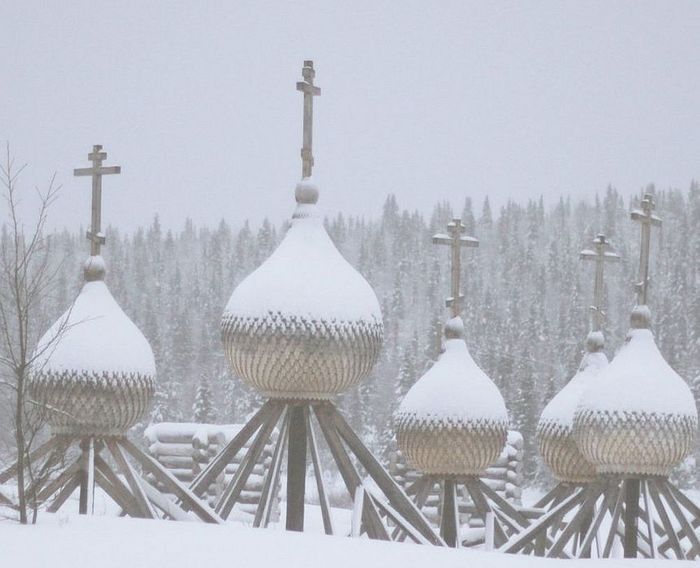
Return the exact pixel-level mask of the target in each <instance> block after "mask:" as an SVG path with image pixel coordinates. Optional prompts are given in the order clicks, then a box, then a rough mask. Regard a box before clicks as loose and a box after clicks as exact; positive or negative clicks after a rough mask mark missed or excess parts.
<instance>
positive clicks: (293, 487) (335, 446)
mask: <svg viewBox="0 0 700 568" xmlns="http://www.w3.org/2000/svg"><path fill="white" fill-rule="evenodd" d="M275 431H277V433H278V436H277V439H276V440H275V441H274V450H273V455H272V459H271V462H270V466H269V467H268V468H267V471H266V473H265V477H264V480H263V484H262V492H261V496H260V501H259V503H258V507H257V509H256V513H255V519H254V522H253V524H254V526H256V527H266V526H268V524H269V522H270V516H271V515H270V508H271V503H273V502H274V500H275V497H276V495H277V492H278V490H279V479H280V471H281V469H282V467H283V464H284V463H285V459H286V465H287V512H286V521H285V525H286V528H287V529H288V530H293V531H302V530H304V514H305V499H304V495H305V491H306V480H307V477H306V472H307V467H308V465H309V462H310V464H311V467H312V469H313V473H314V480H315V482H316V487H317V489H318V495H319V502H320V508H321V516H322V519H323V527H324V531H325V532H326V534H336V528H335V526H334V523H333V517H332V512H331V508H330V504H329V500H328V495H329V493H328V490H327V488H326V486H325V477H324V475H323V470H322V464H321V459H320V452H319V440H321V439H322V440H323V441H324V442H325V444H326V446H327V448H328V450H329V451H330V454H331V456H332V458H333V461H334V463H335V466H336V467H337V469H338V471H339V473H340V475H341V477H342V479H343V482H344V483H345V486H346V489H347V491H348V494H349V495H350V498H351V499H352V501H353V503H354V511H355V513H354V515H353V517H354V518H355V521H354V522H353V527H352V530H351V534H354V535H357V536H359V535H363V534H366V535H367V536H368V537H369V538H374V539H381V540H390V539H391V538H392V534H391V528H393V527H397V528H398V529H400V531H401V532H402V534H404V535H405V538H409V539H410V540H412V541H414V542H418V543H429V544H435V545H444V541H443V540H442V539H441V538H440V537H439V536H438V535H437V534H436V533H435V531H434V530H433V529H432V527H431V526H430V523H429V522H428V521H427V520H426V518H425V517H424V516H423V515H422V513H421V512H420V510H419V509H418V507H416V506H415V505H414V504H413V502H412V501H411V500H410V499H409V498H408V496H407V495H406V494H405V493H404V492H403V490H402V489H401V488H400V487H399V485H398V484H397V483H396V482H395V481H394V479H393V478H392V477H391V475H390V474H389V473H388V472H387V471H386V470H385V469H384V468H383V467H382V465H381V464H380V463H379V461H377V459H376V458H375V457H374V456H373V455H372V453H371V452H370V451H369V450H368V449H367V448H366V447H365V445H364V444H363V443H362V441H361V440H360V438H359V437H358V436H357V435H356V434H355V433H354V432H353V430H352V428H351V427H350V426H349V424H348V423H347V422H346V421H345V419H344V418H343V417H342V415H341V414H340V413H339V412H338V410H337V409H336V407H335V406H334V405H333V403H331V402H329V401H310V400H285V399H269V400H268V401H267V402H265V403H264V404H263V406H262V407H261V408H260V410H259V411H258V412H257V413H256V414H255V415H253V417H252V418H251V419H250V420H249V421H248V423H247V424H246V425H245V426H244V427H243V428H242V429H241V430H240V431H239V432H238V434H237V435H236V436H234V438H233V439H232V440H231V441H230V442H229V443H228V444H227V445H226V446H225V447H224V448H223V449H222V450H221V451H220V452H219V454H218V455H217V456H216V457H215V458H214V459H213V460H212V461H211V462H210V463H209V465H208V466H207V467H206V468H205V469H204V470H202V471H201V472H200V473H199V475H198V476H197V477H196V478H195V479H194V480H193V481H192V484H191V485H190V490H191V491H192V493H193V494H194V495H195V496H202V495H203V494H204V493H205V491H206V489H207V487H208V486H209V484H210V483H211V481H212V480H214V479H216V478H217V477H218V476H219V475H220V474H221V473H222V472H223V471H224V469H225V468H226V466H227V465H228V464H229V463H231V462H232V461H233V459H234V457H235V456H236V454H238V453H239V452H244V454H243V456H242V460H241V461H240V465H239V467H238V469H237V471H236V473H235V474H234V476H233V478H232V479H231V480H230V482H229V483H228V485H227V487H226V489H225V490H224V492H223V493H222V495H221V497H220V498H219V501H218V503H217V504H216V510H217V512H218V513H219V514H220V515H221V516H222V517H223V518H224V519H226V518H228V516H229V515H230V514H231V513H232V512H233V511H234V509H235V507H236V504H237V503H238V502H239V501H240V496H241V491H242V488H243V487H244V486H245V484H246V481H247V480H248V477H249V476H250V475H251V473H252V471H253V468H254V466H255V464H256V463H257V462H258V460H259V458H260V455H261V453H262V449H263V448H264V447H265V445H266V443H267V442H269V441H270V440H273V439H274V433H275ZM319 432H320V435H319V434H318V433H319ZM250 440H252V442H251V444H250V446H249V447H248V448H245V446H246V444H247V442H248V441H250ZM360 468H361V469H360ZM361 471H364V474H366V476H367V477H368V478H370V479H371V480H372V481H373V482H374V485H375V486H376V489H375V488H374V487H372V486H369V485H368V484H367V482H366V481H365V478H364V475H363V473H361ZM182 506H183V507H184V508H189V504H188V503H185V502H182Z"/></svg>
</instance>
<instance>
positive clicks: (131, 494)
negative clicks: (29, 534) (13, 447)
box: [0, 435, 223, 523]
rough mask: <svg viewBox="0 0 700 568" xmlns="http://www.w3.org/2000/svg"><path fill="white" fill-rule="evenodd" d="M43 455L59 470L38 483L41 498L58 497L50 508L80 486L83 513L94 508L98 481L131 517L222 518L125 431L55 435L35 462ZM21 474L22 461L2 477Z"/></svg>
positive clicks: (37, 453) (0, 475) (217, 520)
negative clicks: (138, 466) (76, 454)
mask: <svg viewBox="0 0 700 568" xmlns="http://www.w3.org/2000/svg"><path fill="white" fill-rule="evenodd" d="M76 446H77V448H78V449H79V456H78V457H77V459H76V458H75V457H73V458H71V454H74V453H75V452H74V451H73V450H74V449H75V447H76ZM107 451H108V453H107ZM44 456H48V457H47V458H46V460H45V462H44V465H43V466H42V468H43V467H45V466H48V465H50V464H49V462H51V463H52V464H55V466H54V465H52V466H51V467H52V469H56V470H57V471H56V473H55V475H53V476H52V478H51V479H50V480H49V481H48V482H47V483H45V484H44V485H43V486H41V487H37V488H36V489H37V491H36V500H37V501H38V502H46V501H48V500H50V499H51V498H52V497H53V500H52V501H51V503H50V504H49V506H48V508H47V510H48V511H49V512H52V513H54V512H56V511H58V510H59V509H60V508H61V507H62V506H63V505H64V504H65V502H66V501H67V500H68V499H69V498H70V496H71V495H72V494H73V493H74V492H75V490H76V489H79V491H80V494H79V501H78V502H79V512H80V514H83V515H85V514H92V512H93V509H94V499H93V497H94V492H95V487H99V488H100V489H102V490H103V491H104V492H105V493H106V494H107V495H108V496H109V497H110V498H111V499H112V500H113V501H114V502H115V503H116V504H117V505H119V507H121V508H122V514H126V515H129V516H132V517H138V518H146V519H155V518H161V517H163V518H171V519H176V520H190V521H191V520H194V518H195V517H197V518H199V519H200V520H202V521H205V522H207V523H222V522H223V520H222V519H221V518H220V517H219V516H218V515H217V514H216V513H215V512H214V511H212V510H211V509H210V508H209V506H208V505H207V504H206V503H204V502H203V501H202V500H200V499H198V498H197V497H195V496H194V494H193V493H192V492H191V491H190V490H189V489H188V488H187V487H185V486H184V485H182V483H180V482H179V481H178V480H177V479H176V478H175V477H174V476H173V475H172V474H171V473H170V472H169V471H168V470H167V469H166V468H165V467H163V466H162V465H161V464H160V463H158V461H156V460H154V459H153V458H152V457H150V456H148V455H147V454H145V453H144V452H143V451H142V450H141V449H140V448H138V447H137V446H136V445H134V444H133V443H132V442H130V441H129V440H128V438H127V437H126V436H124V435H120V436H78V435H75V436H69V435H61V436H58V435H56V436H52V437H51V438H50V439H49V441H48V442H47V443H46V444H44V445H43V446H41V447H39V448H38V449H37V450H36V451H35V452H34V453H33V454H32V457H33V460H34V461H33V463H39V460H41V459H42V458H43V457H44ZM130 460H131V461H132V463H137V464H139V465H140V466H141V468H142V470H143V471H144V472H145V473H149V474H150V475H151V476H152V477H153V479H154V480H155V481H156V482H158V483H159V484H161V485H162V486H163V487H164V488H165V489H166V490H167V491H168V492H169V493H171V494H173V495H175V497H176V498H177V499H179V500H180V501H181V502H183V503H184V504H186V506H187V509H188V510H189V511H191V512H192V513H193V514H194V517H193V516H192V514H190V513H188V512H186V511H185V510H184V509H183V508H182V507H180V506H178V505H177V504H176V503H175V502H173V500H172V499H171V498H169V497H168V496H167V495H165V494H163V493H162V492H161V491H160V489H158V488H157V487H156V486H154V485H152V484H151V483H149V482H148V481H147V480H146V479H144V478H143V477H141V476H140V475H139V474H138V473H137V472H136V470H135V469H134V467H133V466H132V465H131V463H130ZM47 469H48V467H47ZM16 474H17V464H13V465H12V466H10V467H9V468H8V469H7V470H5V471H3V472H1V473H0V480H2V481H1V482H2V483H4V482H6V481H8V480H9V479H11V478H12V477H15V476H16ZM7 500H8V501H9V499H7Z"/></svg>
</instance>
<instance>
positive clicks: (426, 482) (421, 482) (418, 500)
mask: <svg viewBox="0 0 700 568" xmlns="http://www.w3.org/2000/svg"><path fill="white" fill-rule="evenodd" d="M433 485H434V483H433V480H432V478H430V477H429V476H427V475H422V476H421V477H419V478H418V479H417V480H416V481H415V482H414V483H413V485H412V487H413V488H414V490H415V496H414V501H413V502H414V503H415V504H416V507H417V508H418V509H419V510H421V511H422V510H423V506H424V505H425V502H426V500H427V499H428V495H429V493H430V489H431V488H432V486H433ZM400 533H401V534H400ZM406 536H408V535H407V534H406V532H405V531H403V529H402V528H401V527H400V526H397V527H396V528H395V529H394V531H393V532H392V533H391V540H396V541H398V542H403V541H404V540H406Z"/></svg>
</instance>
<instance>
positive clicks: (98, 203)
mask: <svg viewBox="0 0 700 568" xmlns="http://www.w3.org/2000/svg"><path fill="white" fill-rule="evenodd" d="M106 159H107V152H103V151H102V146H100V145H99V144H95V145H94V146H93V147H92V152H90V153H89V154H88V160H90V161H92V167H91V168H77V169H75V170H73V175H74V176H92V223H91V225H90V230H89V231H88V232H87V238H88V240H89V241H90V254H91V255H92V256H97V255H99V254H100V246H101V245H103V244H105V237H104V235H103V234H102V176H105V175H109V174H119V173H121V171H122V168H121V166H103V165H102V161H103V160H106Z"/></svg>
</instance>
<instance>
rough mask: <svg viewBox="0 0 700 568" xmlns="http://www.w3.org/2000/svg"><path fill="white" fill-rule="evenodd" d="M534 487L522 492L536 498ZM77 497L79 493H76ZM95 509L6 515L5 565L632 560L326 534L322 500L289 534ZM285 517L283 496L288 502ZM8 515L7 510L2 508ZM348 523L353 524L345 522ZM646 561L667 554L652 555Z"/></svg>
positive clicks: (438, 566)
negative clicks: (32, 521)
mask: <svg viewBox="0 0 700 568" xmlns="http://www.w3.org/2000/svg"><path fill="white" fill-rule="evenodd" d="M537 494H538V492H537V491H536V490H529V491H527V492H526V494H525V495H524V497H525V500H526V501H530V500H534V499H535V498H536V497H537ZM74 497H77V496H74ZM95 497H96V498H95V516H92V517H81V516H79V515H78V514H77V499H75V498H73V499H71V500H70V501H69V502H68V503H66V506H65V507H64V508H63V509H62V510H61V512H60V513H57V514H49V513H41V514H40V516H39V524H38V525H37V526H28V527H27V526H21V525H18V524H17V523H16V522H15V521H11V520H7V519H6V520H0V568H4V566H11V565H21V566H22V568H35V567H36V568H82V567H85V568H87V567H90V568H94V567H95V566H99V567H100V568H140V567H148V568H159V567H163V568H199V567H206V568H218V567H219V566H221V567H226V568H230V566H232V565H235V566H240V567H245V568H247V567H252V566H259V567H260V568H268V567H275V568H277V567H278V566H279V567H281V566H284V567H285V568H295V567H299V568H301V567H303V568H313V567H315V566H326V565H327V566H331V567H332V568H346V567H347V568H350V567H352V568H373V567H375V566H376V567H381V568H391V567H394V566H404V567H407V568H412V567H417V566H425V567H426V568H443V567H444V568H451V567H455V568H456V567H459V568H465V567H469V566H478V567H479V568H482V567H483V568H502V567H503V568H505V567H508V568H510V567H512V568H526V567H529V566H538V567H539V566H544V567H546V566H551V567H552V568H558V567H561V568H582V567H583V566H589V567H590V566H591V565H594V566H601V567H606V568H607V567H610V568H615V567H617V566H630V565H631V563H632V562H634V561H625V560H547V559H541V558H533V557H527V556H517V555H506V554H501V553H497V552H483V551H476V550H448V549H439V548H436V547H431V546H418V545H414V544H410V543H401V544H399V543H386V542H375V541H369V540H367V539H350V538H347V537H342V536H335V537H328V536H325V535H323V534H321V533H322V532H323V531H322V524H321V520H320V511H319V510H318V508H317V507H315V506H313V505H311V506H307V517H306V523H307V527H308V529H310V531H311V532H310V533H304V534H297V533H288V532H285V531H284V530H281V528H280V527H275V528H270V529H267V530H264V529H252V528H249V527H246V526H243V525H241V524H238V523H230V524H228V525H226V526H214V525H205V524H203V523H200V522H192V523H183V522H173V521H147V520H139V519H129V518H116V517H115V515H116V513H117V510H116V508H115V507H114V505H113V504H112V503H111V502H110V501H109V500H108V499H106V498H105V497H104V495H101V494H99V492H98V494H96V496H95ZM281 513H282V515H281V517H282V518H284V503H282V511H281ZM334 513H335V515H334V518H335V521H336V526H337V528H338V529H339V530H344V528H347V527H349V522H350V519H349V513H350V512H349V511H345V510H343V509H337V510H335V511H334ZM0 519H2V511H0ZM346 525H347V527H346ZM644 562H645V564H644V566H655V565H657V564H658V565H661V563H664V564H666V563H668V561H667V560H646V561H644Z"/></svg>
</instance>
